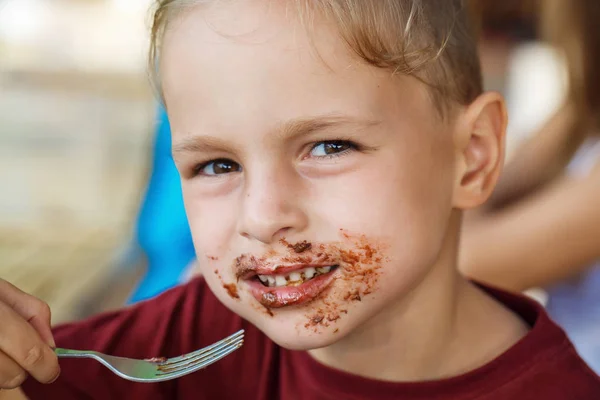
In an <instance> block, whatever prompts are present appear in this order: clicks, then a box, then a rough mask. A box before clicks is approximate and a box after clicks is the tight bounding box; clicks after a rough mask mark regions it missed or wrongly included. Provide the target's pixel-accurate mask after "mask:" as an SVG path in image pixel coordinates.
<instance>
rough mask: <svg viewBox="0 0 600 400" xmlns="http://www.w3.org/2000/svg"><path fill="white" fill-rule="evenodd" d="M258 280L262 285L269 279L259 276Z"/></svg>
mask: <svg viewBox="0 0 600 400" xmlns="http://www.w3.org/2000/svg"><path fill="white" fill-rule="evenodd" d="M258 279H260V281H261V282H262V283H267V282H268V281H269V278H267V276H266V275H259V276H258Z"/></svg>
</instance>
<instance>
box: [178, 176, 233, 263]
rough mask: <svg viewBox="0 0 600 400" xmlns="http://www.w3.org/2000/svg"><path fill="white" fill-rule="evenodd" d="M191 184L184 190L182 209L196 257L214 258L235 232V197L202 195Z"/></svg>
mask: <svg viewBox="0 0 600 400" xmlns="http://www.w3.org/2000/svg"><path fill="white" fill-rule="evenodd" d="M190 186H192V185H191V184H190V185H188V187H186V185H184V187H183V199H184V205H185V210H186V214H187V218H188V222H189V225H190V230H191V232H192V238H193V241H194V244H195V247H196V249H197V251H198V255H199V256H202V255H204V256H207V257H209V256H211V257H214V256H216V255H218V254H220V252H221V251H222V249H223V247H224V246H225V245H226V244H227V240H228V239H229V238H230V237H231V235H232V234H233V233H234V232H235V229H236V221H237V218H238V216H237V214H236V213H237V210H239V206H238V204H237V203H236V199H235V196H234V195H233V194H230V195H228V196H218V197H216V196H214V197H211V196H204V195H199V194H198V193H195V191H194V188H193V187H190Z"/></svg>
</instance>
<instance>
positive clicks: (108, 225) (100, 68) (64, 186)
mask: <svg viewBox="0 0 600 400" xmlns="http://www.w3.org/2000/svg"><path fill="white" fill-rule="evenodd" d="M148 5H149V1H147V0H104V1H101V0H0V277H2V278H4V279H7V280H9V281H11V282H13V283H14V284H17V285H18V286H19V287H21V288H22V289H24V290H26V291H29V292H31V293H33V294H35V295H37V296H39V297H41V298H43V299H44V300H46V301H48V302H49V303H50V305H51V306H52V308H53V310H54V320H55V321H56V322H60V321H63V320H67V319H70V318H73V317H74V316H75V314H76V310H77V304H78V303H79V302H80V301H82V300H84V299H85V298H86V295H87V294H89V293H92V292H94V291H95V290H97V289H98V286H100V285H102V284H103V282H104V281H103V279H104V277H105V276H107V274H109V273H110V269H111V268H112V267H113V265H114V259H115V257H116V254H117V253H118V251H119V250H120V249H121V248H123V247H125V246H126V245H127V243H128V241H129V238H130V234H131V229H132V224H133V221H134V219H135V215H136V213H137V208H138V206H139V201H140V196H141V194H142V191H143V189H144V185H145V179H146V177H147V168H148V165H149V157H150V154H149V152H150V148H151V137H152V133H153V132H152V129H153V126H154V123H155V121H154V119H155V101H154V97H153V94H152V93H151V91H150V86H149V85H148V81H147V77H146V69H145V68H146V65H145V54H146V43H147V27H146V21H147V18H146V16H147V8H148Z"/></svg>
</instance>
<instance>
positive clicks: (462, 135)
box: [453, 92, 507, 209]
mask: <svg viewBox="0 0 600 400" xmlns="http://www.w3.org/2000/svg"><path fill="white" fill-rule="evenodd" d="M506 122H507V117H506V108H505V105H504V99H503V98H502V96H501V95H500V94H498V93H495V92H489V93H484V94H482V95H481V96H479V97H478V98H477V99H476V100H475V101H474V102H473V103H471V105H469V106H468V107H467V108H466V109H465V110H464V111H463V113H462V114H461V116H460V117H459V122H458V123H457V124H456V131H455V145H456V179H455V187H454V199H453V200H454V207H456V208H460V209H469V208H474V207H477V206H479V205H481V204H482V203H484V202H485V201H486V200H487V198H488V197H489V196H490V195H491V193H492V191H493V189H494V186H495V185H496V181H497V180H498V176H499V175H500V172H501V170H502V164H503V162H504V141H505V132H506Z"/></svg>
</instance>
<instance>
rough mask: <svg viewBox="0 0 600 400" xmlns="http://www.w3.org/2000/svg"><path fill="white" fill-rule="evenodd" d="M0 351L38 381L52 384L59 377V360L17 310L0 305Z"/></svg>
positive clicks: (0, 303)
mask: <svg viewBox="0 0 600 400" xmlns="http://www.w3.org/2000/svg"><path fill="white" fill-rule="evenodd" d="M0 321H2V324H0V351H3V352H4V354H6V355H7V356H8V357H10V358H11V359H12V360H13V361H15V362H16V363H17V364H18V365H19V366H20V367H21V368H23V369H24V370H25V371H27V372H28V373H29V374H30V375H31V376H33V377H34V378H35V379H36V380H37V381H39V382H42V383H49V382H52V381H53V380H54V379H55V378H56V377H57V376H58V374H59V373H60V367H59V366H58V358H57V357H56V354H54V351H53V350H52V349H51V348H50V347H49V346H48V344H46V343H44V341H43V340H42V338H41V337H40V335H39V334H38V332H37V331H36V330H35V329H34V328H33V327H32V326H31V325H30V324H29V323H27V321H25V320H24V319H23V318H22V317H21V316H20V315H19V314H17V312H16V311H15V310H13V309H12V308H10V307H9V306H7V305H6V304H4V303H2V302H0Z"/></svg>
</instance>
